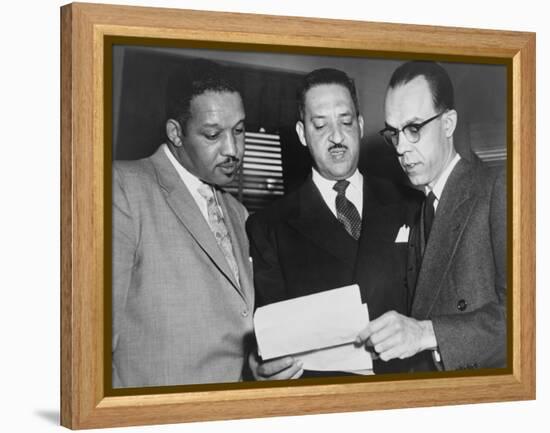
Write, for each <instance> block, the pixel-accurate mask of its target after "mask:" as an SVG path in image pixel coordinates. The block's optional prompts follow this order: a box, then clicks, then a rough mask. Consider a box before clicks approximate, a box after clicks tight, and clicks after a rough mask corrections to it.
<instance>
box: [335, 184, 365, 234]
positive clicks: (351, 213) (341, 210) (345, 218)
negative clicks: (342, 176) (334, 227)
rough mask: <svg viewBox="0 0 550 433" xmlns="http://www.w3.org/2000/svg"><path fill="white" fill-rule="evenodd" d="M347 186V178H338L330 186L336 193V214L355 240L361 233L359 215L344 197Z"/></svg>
mask: <svg viewBox="0 0 550 433" xmlns="http://www.w3.org/2000/svg"><path fill="white" fill-rule="evenodd" d="M348 186H349V182H348V181H347V180H339V181H337V182H336V183H335V184H334V186H333V187H332V189H334V190H335V191H336V193H337V195H336V214H337V216H338V220H339V221H340V222H341V223H342V224H343V225H344V228H345V229H346V231H347V232H348V233H349V234H350V236H351V237H353V238H354V239H355V240H357V239H359V236H360V235H361V217H360V216H359V212H358V211H357V208H356V207H355V206H354V205H353V203H352V202H351V201H349V200H348V199H347V198H346V189H347V187H348Z"/></svg>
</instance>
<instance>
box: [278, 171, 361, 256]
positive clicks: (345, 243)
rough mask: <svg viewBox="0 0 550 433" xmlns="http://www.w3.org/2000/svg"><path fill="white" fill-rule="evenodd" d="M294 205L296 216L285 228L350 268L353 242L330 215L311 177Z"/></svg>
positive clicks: (353, 249) (331, 214) (354, 246)
mask: <svg viewBox="0 0 550 433" xmlns="http://www.w3.org/2000/svg"><path fill="white" fill-rule="evenodd" d="M298 201H299V211H298V212H299V215H298V216H297V217H295V218H291V219H289V220H288V224H289V225H291V226H292V227H294V229H296V230H297V231H298V232H300V233H301V234H302V235H303V236H305V237H306V238H308V239H309V240H310V241H312V242H313V243H315V244H316V245H317V246H318V247H319V248H321V249H323V250H324V251H326V252H327V253H328V254H331V255H333V256H334V257H335V258H337V259H339V260H341V261H342V262H344V263H347V264H348V265H352V266H353V262H354V258H355V254H356V251H357V241H355V239H353V238H352V237H351V236H350V235H349V234H348V232H346V229H345V228H344V226H343V225H342V224H341V223H340V222H339V221H338V219H337V218H336V217H335V216H334V214H333V213H332V212H331V211H330V209H329V208H328V206H327V205H326V203H325V202H324V200H323V197H322V196H321V193H320V192H319V190H318V189H317V187H316V186H315V184H314V183H313V180H312V179H311V176H310V177H309V178H308V180H307V181H306V182H305V184H304V185H303V186H302V187H301V188H300V190H299V198H298Z"/></svg>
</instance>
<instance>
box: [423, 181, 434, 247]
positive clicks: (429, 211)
mask: <svg viewBox="0 0 550 433" xmlns="http://www.w3.org/2000/svg"><path fill="white" fill-rule="evenodd" d="M434 201H435V194H434V193H433V191H430V193H429V194H428V196H427V197H426V199H425V200H424V242H425V243H426V244H427V243H428V237H429V236H430V230H431V229H432V224H433V222H434V216H435V209H434Z"/></svg>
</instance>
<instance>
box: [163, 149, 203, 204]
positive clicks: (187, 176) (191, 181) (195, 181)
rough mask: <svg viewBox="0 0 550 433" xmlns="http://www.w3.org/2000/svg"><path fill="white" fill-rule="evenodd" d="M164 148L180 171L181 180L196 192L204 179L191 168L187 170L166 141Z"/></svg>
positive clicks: (190, 189)
mask: <svg viewBox="0 0 550 433" xmlns="http://www.w3.org/2000/svg"><path fill="white" fill-rule="evenodd" d="M162 148H163V150H164V152H165V153H166V156H167V157H168V159H169V160H170V162H171V163H172V165H173V166H174V168H175V169H176V171H177V172H178V174H179V176H180V178H181V180H182V181H183V183H184V184H185V186H186V187H187V189H188V190H189V191H191V193H193V194H195V193H197V192H198V189H199V187H200V186H201V185H203V184H204V182H203V181H202V180H200V179H199V178H198V177H197V176H195V175H194V174H193V173H191V172H190V171H189V170H187V169H186V168H185V167H184V166H183V165H181V164H180V162H179V161H178V160H177V159H176V157H175V156H174V155H173V154H172V152H171V151H170V149H169V148H168V145H167V144H166V143H164V144H163V145H162Z"/></svg>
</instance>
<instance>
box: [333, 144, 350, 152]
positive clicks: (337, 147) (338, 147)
mask: <svg viewBox="0 0 550 433" xmlns="http://www.w3.org/2000/svg"><path fill="white" fill-rule="evenodd" d="M347 148H348V146H346V145H345V144H342V143H336V144H333V145H332V146H330V147H329V148H328V150H329V152H330V151H331V150H334V149H347Z"/></svg>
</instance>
